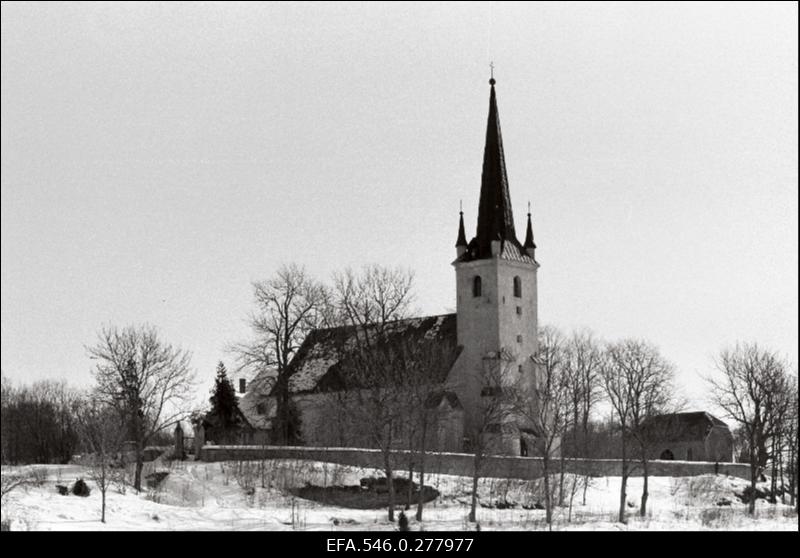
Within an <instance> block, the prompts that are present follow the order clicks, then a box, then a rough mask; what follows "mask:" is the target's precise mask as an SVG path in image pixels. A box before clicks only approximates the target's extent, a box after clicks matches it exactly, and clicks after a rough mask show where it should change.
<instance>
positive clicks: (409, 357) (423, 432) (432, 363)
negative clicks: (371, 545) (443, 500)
mask: <svg viewBox="0 0 800 558" xmlns="http://www.w3.org/2000/svg"><path fill="white" fill-rule="evenodd" d="M403 346H404V352H405V355H404V358H403V368H404V376H405V380H404V385H405V387H406V389H407V390H408V393H409V395H410V397H409V403H410V407H409V408H408V410H407V413H408V414H407V419H408V427H407V438H408V447H409V448H410V449H412V450H415V453H414V455H415V456H416V459H417V462H416V463H414V462H413V461H412V462H411V464H412V465H417V466H418V467H419V471H418V475H419V493H418V498H417V512H416V520H417V521H422V512H423V506H424V499H425V493H424V488H425V472H426V470H425V468H426V457H427V453H428V448H429V445H428V444H429V438H430V435H431V430H432V427H434V426H435V425H436V421H437V418H438V417H437V415H436V409H435V408H432V406H431V404H432V402H433V399H434V398H437V401H438V396H441V397H444V394H443V393H442V392H441V384H440V383H439V382H436V381H434V380H433V379H434V378H443V377H446V375H447V372H448V371H449V370H450V367H451V366H452V365H453V362H454V361H455V359H456V356H457V354H458V350H457V348H456V347H454V346H452V345H451V344H448V343H443V342H425V340H424V339H414V338H407V339H405V341H404V343H403ZM409 468H411V466H410V467H409ZM410 479H411V475H409V480H410ZM410 487H411V483H409V490H410Z"/></svg>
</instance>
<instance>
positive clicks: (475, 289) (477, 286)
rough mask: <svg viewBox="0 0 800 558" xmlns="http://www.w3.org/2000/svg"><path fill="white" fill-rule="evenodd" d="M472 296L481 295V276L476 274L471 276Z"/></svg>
mask: <svg viewBox="0 0 800 558" xmlns="http://www.w3.org/2000/svg"><path fill="white" fill-rule="evenodd" d="M472 296H474V297H478V296H481V276H480V275H476V276H475V277H473V278H472Z"/></svg>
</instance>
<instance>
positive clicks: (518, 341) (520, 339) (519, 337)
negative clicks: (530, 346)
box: [517, 335, 522, 343]
mask: <svg viewBox="0 0 800 558" xmlns="http://www.w3.org/2000/svg"><path fill="white" fill-rule="evenodd" d="M517 343H522V335H517Z"/></svg>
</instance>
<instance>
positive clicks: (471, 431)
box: [465, 350, 519, 523]
mask: <svg viewBox="0 0 800 558" xmlns="http://www.w3.org/2000/svg"><path fill="white" fill-rule="evenodd" d="M516 361H517V359H516V357H515V355H512V354H510V353H508V352H507V351H504V350H500V351H497V352H491V353H488V354H486V355H485V356H484V357H483V366H482V368H481V369H479V370H477V371H476V374H477V375H478V380H479V382H480V383H479V384H478V385H480V386H482V387H481V396H480V401H479V402H478V408H477V412H476V414H475V416H474V420H472V421H471V422H470V423H468V425H467V428H466V431H465V437H466V439H467V441H468V443H469V445H470V447H471V449H472V454H473V461H472V462H473V465H472V500H471V502H470V510H469V517H468V520H469V521H471V522H473V523H474V522H475V521H477V517H476V516H477V514H476V511H477V506H478V481H479V480H480V479H481V477H482V476H483V475H484V465H485V463H486V457H488V456H489V455H491V454H493V453H496V452H497V451H498V448H497V444H498V442H502V438H503V436H504V435H505V434H507V433H508V432H506V430H508V429H510V428H516V424H512V423H511V422H510V420H511V419H514V418H515V417H516V414H515V413H516V409H515V405H514V404H515V401H517V400H518V398H519V396H518V395H517V393H516V390H517V389H518V387H519V385H518V383H517V382H516V381H514V380H512V379H511V374H510V373H509V372H510V370H511V369H512V368H513V366H514V363H516Z"/></svg>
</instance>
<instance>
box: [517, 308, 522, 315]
mask: <svg viewBox="0 0 800 558" xmlns="http://www.w3.org/2000/svg"><path fill="white" fill-rule="evenodd" d="M517 315H518V316H522V306H517Z"/></svg>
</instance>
